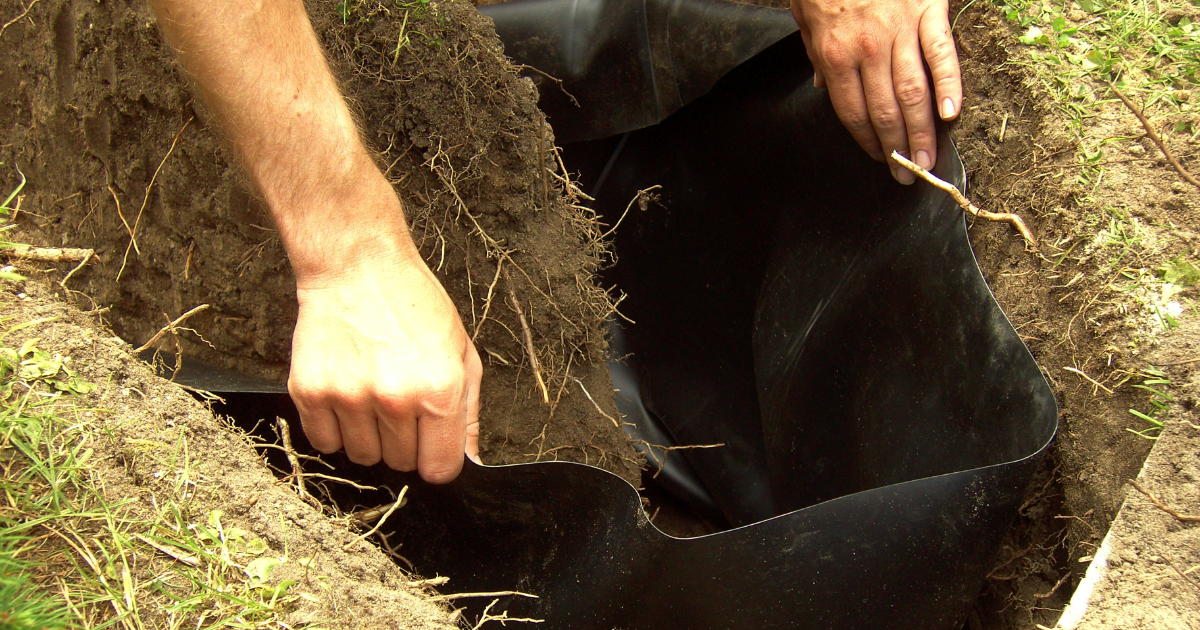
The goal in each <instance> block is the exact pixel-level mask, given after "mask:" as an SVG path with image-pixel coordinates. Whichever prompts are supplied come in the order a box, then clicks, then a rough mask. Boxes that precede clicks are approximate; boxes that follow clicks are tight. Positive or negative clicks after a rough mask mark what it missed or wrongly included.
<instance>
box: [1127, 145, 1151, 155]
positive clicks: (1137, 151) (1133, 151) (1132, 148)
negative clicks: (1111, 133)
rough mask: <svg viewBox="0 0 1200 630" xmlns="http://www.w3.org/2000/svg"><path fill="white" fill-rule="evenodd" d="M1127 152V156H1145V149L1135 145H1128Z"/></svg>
mask: <svg viewBox="0 0 1200 630" xmlns="http://www.w3.org/2000/svg"><path fill="white" fill-rule="evenodd" d="M1127 150H1128V152H1129V155H1146V147H1144V146H1142V145H1140V144H1137V143H1134V144H1131V145H1129V149H1127Z"/></svg>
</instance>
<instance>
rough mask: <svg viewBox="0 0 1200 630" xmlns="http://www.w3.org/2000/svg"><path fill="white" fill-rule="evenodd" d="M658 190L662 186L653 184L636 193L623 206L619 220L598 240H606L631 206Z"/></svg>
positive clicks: (615, 229)
mask: <svg viewBox="0 0 1200 630" xmlns="http://www.w3.org/2000/svg"><path fill="white" fill-rule="evenodd" d="M659 188H662V186H659V185H658V184H655V185H653V186H651V187H649V188H646V189H644V190H639V191H637V194H636V195H634V196H633V199H630V200H629V205H628V206H625V212H622V213H621V218H619V219H617V222H616V223H614V224H613V226H612V227H611V228H609V229H608V231H607V232H605V233H604V234H601V235H600V240H604V239H606V238H608V235H609V234H612V233H613V232H616V231H617V228H618V227H620V225H621V222H622V221H624V220H625V215H627V214H629V210H630V209H631V208H633V204H635V203H637V202H639V201H641V200H642V199H645V198H646V195H648V194H650V191H653V190H658V189H659Z"/></svg>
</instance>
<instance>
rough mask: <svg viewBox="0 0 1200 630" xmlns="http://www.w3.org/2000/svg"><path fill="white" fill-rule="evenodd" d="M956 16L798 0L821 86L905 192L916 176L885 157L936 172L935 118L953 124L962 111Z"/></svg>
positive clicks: (908, 6) (886, 3)
mask: <svg viewBox="0 0 1200 630" xmlns="http://www.w3.org/2000/svg"><path fill="white" fill-rule="evenodd" d="M948 10H949V9H948V5H947V2H946V0H792V15H793V16H794V17H795V18H796V23H797V24H798V25H799V26H800V33H801V35H802V36H803V37H804V45H805V47H806V48H807V49H808V56H809V58H810V59H811V60H812V63H813V68H814V69H815V71H816V75H815V77H814V79H813V82H814V84H815V85H816V86H817V87H820V88H823V87H828V88H829V96H830V98H831V99H832V100H833V107H834V109H835V110H836V111H837V113H838V118H840V119H841V120H842V123H843V124H845V125H846V128H847V129H848V130H849V131H850V134H851V135H853V136H854V139H855V140H857V141H858V143H859V145H861V146H862V148H863V149H865V150H866V151H867V153H869V154H870V155H871V157H873V158H875V159H876V160H879V161H881V162H882V161H884V160H885V159H886V160H887V163H888V166H889V167H890V168H891V170H892V176H893V177H895V178H896V180H897V181H899V182H900V183H902V184H911V183H913V181H915V178H914V175H913V174H912V173H911V172H909V171H908V170H906V169H904V168H903V167H901V166H900V165H898V164H896V163H895V162H894V161H893V160H891V159H890V158H887V157H885V156H889V155H891V153H892V151H893V150H895V151H899V152H900V153H901V154H902V155H905V156H907V157H909V158H910V159H911V160H912V161H914V162H916V163H917V164H918V165H920V166H921V167H923V168H926V169H930V168H933V164H934V162H935V161H936V160H937V130H936V127H935V120H934V111H935V109H936V111H937V113H938V114H939V115H940V116H941V117H942V119H943V120H952V119H954V118H956V117H957V116H958V113H959V111H960V108H961V106H962V79H961V75H960V72H959V67H958V53H957V52H956V51H955V48H954V39H953V38H952V37H951V35H950V20H949V14H948ZM926 64H928V66H929V70H930V73H931V74H932V75H933V91H934V94H933V95H932V96H933V97H934V98H931V94H930V89H929V80H928V78H927V76H926V74H925V65H926ZM935 103H936V106H935Z"/></svg>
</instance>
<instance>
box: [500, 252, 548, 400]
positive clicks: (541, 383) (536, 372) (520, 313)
mask: <svg viewBox="0 0 1200 630" xmlns="http://www.w3.org/2000/svg"><path fill="white" fill-rule="evenodd" d="M504 280H505V283H506V284H507V285H508V297H509V299H510V300H512V306H513V308H515V309H517V318H518V319H519V320H520V321H521V332H522V333H524V336H525V352H526V353H527V354H528V355H529V367H530V368H532V369H533V377H534V378H535V379H537V384H538V389H541V390H542V400H543V401H545V403H546V404H547V405H549V404H550V390H549V389H547V388H546V381H545V380H543V379H542V370H541V367H540V366H538V360H537V353H535V352H534V350H533V334H532V333H530V332H529V322H527V321H525V311H524V310H523V309H522V308H521V303H520V302H519V301H517V293H516V291H513V287H512V278H511V277H510V276H509V275H508V272H507V271H506V272H505V273H504Z"/></svg>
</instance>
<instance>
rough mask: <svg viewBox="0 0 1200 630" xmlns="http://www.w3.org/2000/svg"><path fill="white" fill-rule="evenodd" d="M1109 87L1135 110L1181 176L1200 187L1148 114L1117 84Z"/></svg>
mask: <svg viewBox="0 0 1200 630" xmlns="http://www.w3.org/2000/svg"><path fill="white" fill-rule="evenodd" d="M1108 87H1109V88H1111V89H1112V91H1113V94H1116V95H1117V98H1119V99H1121V102H1122V103H1125V107H1128V108H1129V111H1131V112H1133V115H1134V116H1137V119H1138V121H1140V122H1141V123H1142V128H1144V129H1145V130H1146V135H1148V136H1150V139H1151V140H1153V141H1154V144H1156V145H1158V150H1159V151H1162V153H1163V155H1165V156H1167V161H1168V162H1170V163H1171V166H1172V167H1174V168H1175V171H1176V172H1177V173H1179V176H1180V177H1182V178H1184V179H1186V180H1187V181H1188V183H1189V184H1191V185H1193V186H1195V187H1196V188H1200V180H1197V179H1196V178H1195V177H1192V174H1191V173H1189V172H1188V170H1187V169H1186V168H1183V165H1182V164H1180V163H1179V160H1178V159H1176V158H1175V154H1174V153H1172V152H1171V149H1169V148H1168V147H1167V143H1165V142H1163V140H1162V138H1160V137H1159V136H1158V133H1157V132H1155V131H1154V126H1153V125H1151V124H1150V121H1149V120H1147V119H1146V115H1145V114H1143V113H1142V110H1140V109H1138V108H1137V106H1136V105H1134V104H1133V101H1131V100H1129V98H1128V97H1127V96H1125V95H1124V94H1122V93H1121V90H1118V89H1117V86H1115V85H1113V84H1112V83H1109V84H1108Z"/></svg>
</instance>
